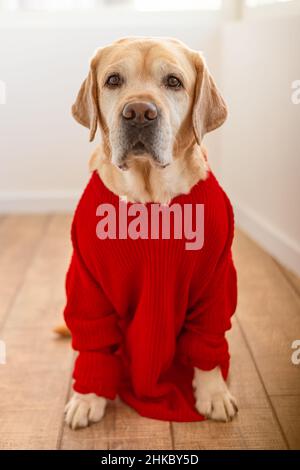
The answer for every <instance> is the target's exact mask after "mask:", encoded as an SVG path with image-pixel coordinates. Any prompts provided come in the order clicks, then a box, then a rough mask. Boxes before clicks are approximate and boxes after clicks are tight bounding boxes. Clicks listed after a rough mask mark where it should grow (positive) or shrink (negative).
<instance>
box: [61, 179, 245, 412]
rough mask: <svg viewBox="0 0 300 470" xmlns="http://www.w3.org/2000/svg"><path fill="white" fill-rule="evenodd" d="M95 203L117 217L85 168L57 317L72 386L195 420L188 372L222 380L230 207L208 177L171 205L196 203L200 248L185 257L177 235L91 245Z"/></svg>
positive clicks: (232, 300) (230, 301) (229, 304)
mask: <svg viewBox="0 0 300 470" xmlns="http://www.w3.org/2000/svg"><path fill="white" fill-rule="evenodd" d="M102 203H110V204H112V205H113V206H114V207H115V208H116V213H117V214H118V207H119V197H118V196H117V195H115V194H114V193H112V192H111V191H110V190H109V189H108V188H106V186H105V185H104V184H103V182H102V181H101V179H100V178H99V175H98V173H97V172H94V173H93V174H92V176H91V179H90V181H89V183H88V185H87V187H86V189H85V191H84V193H83V195H82V197H81V199H80V201H79V204H78V206H77V209H76V212H75V216H74V219H73V224H72V243H73V255H72V259H71V263H70V267H69V270H68V273H67V277H66V292H67V303H66V307H65V310H64V317H65V321H66V323H67V325H68V327H69V329H70V330H71V333H72V346H73V348H74V349H75V350H77V351H79V354H78V357H77V359H76V363H75V368H74V374H73V378H74V379H75V383H74V389H75V390H76V391H78V392H81V393H90V392H94V393H96V394H98V395H101V396H104V397H107V398H110V399H113V398H114V397H115V396H116V395H117V394H118V395H119V396H120V398H121V399H122V400H123V401H125V402H126V403H127V404H128V405H130V406H132V407H133V408H134V409H136V410H137V411H138V412H139V413H140V414H141V415H142V416H148V417H151V418H157V419H162V420H171V421H200V420H202V419H203V417H202V416H201V415H199V414H198V413H197V411H196V409H195V407H194V405H195V399H194V396H193V389H192V379H193V366H196V367H198V368H201V369H204V370H210V369H212V368H214V367H216V366H217V365H220V366H221V369H222V373H223V376H224V378H226V376H227V373H228V367H229V353H228V345H227V341H226V339H225V332H226V330H228V329H229V328H230V327H231V322H230V319H231V316H232V314H233V313H234V311H235V308H236V302H237V278H236V271H235V267H234V264H233V261H232V256H231V243H232V238H233V230H234V227H233V211H232V207H231V204H230V202H229V200H228V198H227V196H226V194H225V193H224V191H223V190H222V188H221V187H220V186H219V184H218V182H217V181H216V179H215V177H214V175H213V174H212V173H211V172H209V174H208V177H207V179H206V180H205V181H200V182H198V183H197V184H196V185H195V186H194V187H193V188H192V190H191V192H190V193H189V194H187V195H180V196H177V197H175V198H174V199H173V200H172V201H171V204H175V203H176V204H180V205H181V206H182V208H183V205H184V204H193V207H194V206H195V205H196V204H204V245H203V247H202V248H201V249H200V250H196V251H193V250H190V251H189V250H186V247H185V243H186V239H184V238H183V239H181V240H178V239H173V238H171V239H162V238H161V237H160V238H159V239H151V238H149V239H141V238H139V239H136V240H132V239H130V238H127V239H121V240H120V239H118V238H117V239H106V240H100V239H99V238H98V237H97V234H96V225H97V223H98V222H99V217H98V216H97V215H96V209H97V207H98V206H99V205H100V204H102ZM128 204H129V205H130V203H128ZM151 204H152V203H147V204H146V207H147V208H148V213H149V217H150V208H151ZM129 221H130V218H129ZM149 223H150V219H149ZM171 236H172V226H171Z"/></svg>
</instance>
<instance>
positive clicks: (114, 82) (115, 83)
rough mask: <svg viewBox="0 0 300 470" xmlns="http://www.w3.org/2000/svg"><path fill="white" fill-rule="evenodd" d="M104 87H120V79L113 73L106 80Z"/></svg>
mask: <svg viewBox="0 0 300 470" xmlns="http://www.w3.org/2000/svg"><path fill="white" fill-rule="evenodd" d="M105 85H107V86H109V87H110V88H116V87H119V86H121V85H122V78H121V77H120V75H119V74H118V73H114V74H112V75H110V76H109V77H108V78H107V80H106V82H105Z"/></svg>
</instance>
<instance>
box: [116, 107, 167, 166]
mask: <svg viewBox="0 0 300 470" xmlns="http://www.w3.org/2000/svg"><path fill="white" fill-rule="evenodd" d="M159 120H160V115H159V110H158V108H157V106H156V105H155V104H154V103H152V102H150V101H133V102H129V103H126V104H125V106H124V108H123V110H122V115H121V125H122V134H123V139H122V141H123V145H124V149H123V150H124V154H123V159H122V162H120V164H119V165H118V166H119V168H121V169H123V170H124V169H126V168H127V164H126V159H127V157H128V156H129V155H133V156H137V157H138V156H139V155H140V156H143V155H149V156H150V157H151V158H152V159H153V160H154V161H155V163H156V164H157V165H158V166H160V167H164V166H166V165H163V164H162V163H161V162H160V158H159V153H158V131H159Z"/></svg>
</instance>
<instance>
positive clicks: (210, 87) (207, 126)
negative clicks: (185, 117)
mask: <svg viewBox="0 0 300 470" xmlns="http://www.w3.org/2000/svg"><path fill="white" fill-rule="evenodd" d="M195 67H196V72H197V77H196V86H195V95H194V106H193V118H192V119H193V128H194V133H195V137H196V140H197V142H198V144H200V143H201V141H202V139H203V136H204V135H205V134H206V133H207V132H210V131H213V130H214V129H217V128H218V127H220V126H221V125H222V124H223V122H224V121H225V120H226V117H227V106H226V103H225V101H224V100H223V98H222V96H221V93H220V91H219V90H218V88H217V86H216V84H215V82H214V79H213V78H212V76H211V74H210V73H209V70H208V68H207V65H206V63H205V61H204V59H203V58H202V57H201V55H200V54H197V55H196V57H195Z"/></svg>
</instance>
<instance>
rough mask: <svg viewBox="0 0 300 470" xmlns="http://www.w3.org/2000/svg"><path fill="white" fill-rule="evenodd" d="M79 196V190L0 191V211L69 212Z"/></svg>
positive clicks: (5, 212)
mask: <svg viewBox="0 0 300 470" xmlns="http://www.w3.org/2000/svg"><path fill="white" fill-rule="evenodd" d="M79 197H80V192H79V191H78V192H77V191H63V190H62V191H59V190H56V191H0V213H1V214H9V213H19V214H22V213H47V212H71V211H74V209H75V207H76V204H77V202H78V200H79Z"/></svg>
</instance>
